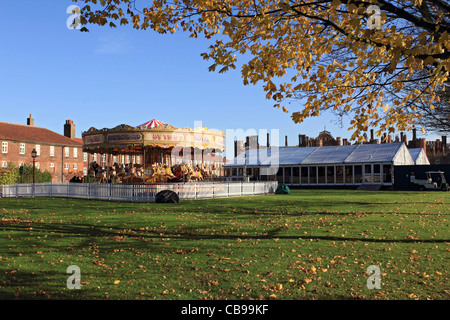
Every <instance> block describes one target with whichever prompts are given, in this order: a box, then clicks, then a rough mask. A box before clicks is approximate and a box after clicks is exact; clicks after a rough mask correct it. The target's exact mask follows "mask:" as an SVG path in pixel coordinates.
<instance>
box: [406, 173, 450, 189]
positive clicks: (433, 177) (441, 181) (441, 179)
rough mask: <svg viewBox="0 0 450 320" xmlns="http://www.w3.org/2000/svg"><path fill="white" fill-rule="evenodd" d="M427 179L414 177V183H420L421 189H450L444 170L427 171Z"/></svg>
mask: <svg viewBox="0 0 450 320" xmlns="http://www.w3.org/2000/svg"><path fill="white" fill-rule="evenodd" d="M425 173H426V175H427V180H420V179H414V181H413V182H414V183H415V184H418V185H419V190H420V191H424V190H442V191H448V190H449V186H448V183H447V181H446V180H445V175H444V172H442V171H427V172H425Z"/></svg>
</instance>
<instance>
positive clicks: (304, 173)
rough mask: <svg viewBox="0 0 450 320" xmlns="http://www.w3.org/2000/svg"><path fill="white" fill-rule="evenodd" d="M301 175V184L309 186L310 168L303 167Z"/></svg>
mask: <svg viewBox="0 0 450 320" xmlns="http://www.w3.org/2000/svg"><path fill="white" fill-rule="evenodd" d="M301 174H302V175H301V183H302V184H308V174H309V173H308V167H302V169H301Z"/></svg>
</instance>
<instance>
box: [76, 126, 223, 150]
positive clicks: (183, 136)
mask: <svg viewBox="0 0 450 320" xmlns="http://www.w3.org/2000/svg"><path fill="white" fill-rule="evenodd" d="M82 137H83V150H84V151H85V152H90V153H96V152H97V153H113V154H116V153H141V152H142V150H143V148H147V149H149V148H155V149H171V148H181V149H182V148H195V149H200V150H206V149H210V150H216V152H217V151H223V150H224V147H225V146H224V142H225V141H224V140H225V134H224V132H223V131H218V130H210V129H208V128H206V127H197V128H194V129H191V128H175V127H173V126H171V125H169V124H165V123H163V122H161V121H159V120H155V119H153V120H151V121H148V122H146V123H144V124H142V125H140V126H138V127H133V126H129V125H126V124H121V125H118V126H116V127H114V128H110V129H108V128H103V129H96V128H94V127H91V128H90V129H89V130H88V131H86V132H83V133H82ZM157 152H159V151H157Z"/></svg>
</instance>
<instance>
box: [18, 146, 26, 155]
mask: <svg viewBox="0 0 450 320" xmlns="http://www.w3.org/2000/svg"><path fill="white" fill-rule="evenodd" d="M19 154H25V143H21V144H20V147H19Z"/></svg>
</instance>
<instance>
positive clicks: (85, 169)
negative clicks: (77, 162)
mask: <svg viewBox="0 0 450 320" xmlns="http://www.w3.org/2000/svg"><path fill="white" fill-rule="evenodd" d="M83 175H85V176H87V168H83Z"/></svg>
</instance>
